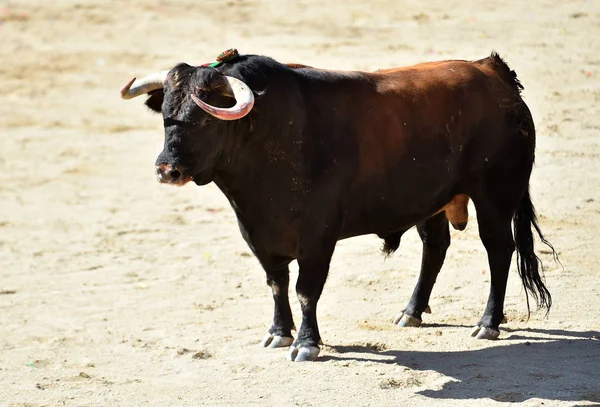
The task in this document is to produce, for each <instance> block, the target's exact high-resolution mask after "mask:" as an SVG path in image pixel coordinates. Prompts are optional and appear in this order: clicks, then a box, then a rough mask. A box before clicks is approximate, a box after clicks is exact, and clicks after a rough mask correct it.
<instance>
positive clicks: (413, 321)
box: [394, 313, 422, 328]
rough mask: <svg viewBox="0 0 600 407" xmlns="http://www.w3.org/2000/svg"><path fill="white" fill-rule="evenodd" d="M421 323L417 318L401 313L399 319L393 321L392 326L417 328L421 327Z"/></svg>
mask: <svg viewBox="0 0 600 407" xmlns="http://www.w3.org/2000/svg"><path fill="white" fill-rule="evenodd" d="M421 323H422V321H421V320H420V319H419V318H415V317H413V316H412V315H408V314H405V313H402V314H401V315H400V316H399V317H397V318H396V319H395V320H394V325H398V326H399V327H402V328H404V327H415V328H418V327H420V326H421Z"/></svg>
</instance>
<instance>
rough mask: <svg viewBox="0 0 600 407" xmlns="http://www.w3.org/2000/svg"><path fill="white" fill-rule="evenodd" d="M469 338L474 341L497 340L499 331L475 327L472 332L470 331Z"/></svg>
mask: <svg viewBox="0 0 600 407" xmlns="http://www.w3.org/2000/svg"><path fill="white" fill-rule="evenodd" d="M471 336H472V337H474V338H476V339H488V340H494V339H498V337H499V336H500V331H498V330H497V329H494V328H488V327H485V326H480V325H475V327H474V328H473V330H472V331H471Z"/></svg>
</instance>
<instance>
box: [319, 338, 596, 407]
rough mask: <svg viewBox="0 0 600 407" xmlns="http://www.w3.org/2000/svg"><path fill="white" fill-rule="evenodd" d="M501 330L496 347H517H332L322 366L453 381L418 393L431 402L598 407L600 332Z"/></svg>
mask: <svg viewBox="0 0 600 407" xmlns="http://www.w3.org/2000/svg"><path fill="white" fill-rule="evenodd" d="M503 330H504V332H505V336H506V333H508V334H509V335H510V336H508V337H506V338H505V339H501V341H507V342H508V343H510V342H511V341H515V342H516V341H519V343H513V344H509V345H505V346H491V347H488V348H485V349H480V350H468V351H456V352H426V351H425V352H421V351H397V350H385V351H379V352H378V351H375V350H373V349H372V348H370V347H368V346H331V349H332V350H333V351H334V352H336V353H338V354H336V353H334V354H333V355H327V356H324V357H323V358H322V360H323V361H326V360H356V361H369V362H373V363H386V364H398V365H402V366H406V367H409V368H411V369H413V370H416V371H436V372H439V373H441V374H443V375H445V376H448V377H450V378H452V379H453V380H451V381H449V382H447V383H445V384H444V385H443V387H442V388H441V389H439V390H421V391H419V392H418V394H421V395H423V396H426V397H430V398H435V399H463V400H471V399H481V398H491V399H493V400H496V401H501V402H502V401H503V402H522V401H526V400H528V399H531V398H540V399H546V400H563V401H573V402H583V401H585V402H593V403H600V332H597V331H588V332H574V331H565V330H558V329H518V330H515V329H503ZM539 335H546V337H543V338H542V337H540V336H539ZM548 336H549V338H548ZM523 341H527V342H523ZM357 353H359V354H362V355H361V356H356V354H357ZM350 354H352V355H350ZM588 405H589V404H588ZM598 405H599V406H600V404H598Z"/></svg>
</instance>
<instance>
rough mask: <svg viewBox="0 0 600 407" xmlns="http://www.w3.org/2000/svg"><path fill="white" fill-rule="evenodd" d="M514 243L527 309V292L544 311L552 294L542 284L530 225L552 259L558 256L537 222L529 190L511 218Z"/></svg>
mask: <svg viewBox="0 0 600 407" xmlns="http://www.w3.org/2000/svg"><path fill="white" fill-rule="evenodd" d="M513 222H514V234H515V244H516V247H517V268H518V270H519V275H520V276H521V281H522V282H523V287H525V296H526V298H527V311H528V312H529V311H530V309H529V294H531V296H532V297H533V298H534V299H535V300H536V302H537V306H538V309H540V308H546V313H548V312H549V311H550V307H551V306H552V296H551V295H550V292H549V291H548V289H547V288H546V286H545V285H544V278H543V275H542V274H543V267H542V262H541V260H540V259H539V257H537V256H536V254H535V252H534V240H533V232H532V226H533V228H534V229H535V231H536V232H537V234H538V236H539V237H540V240H541V241H542V243H544V244H545V245H546V246H548V247H549V248H550V250H552V253H553V255H554V259H555V260H558V256H557V254H556V251H555V250H554V247H552V245H551V244H550V242H548V240H546V238H545V237H544V235H543V234H542V231H541V230H540V227H539V225H538V223H537V216H536V214H535V209H534V207H533V204H532V203H531V197H530V196H529V190H528V191H527V192H526V193H525V195H524V196H523V198H522V199H521V203H520V204H519V207H518V208H517V211H516V212H515V216H514V219H513Z"/></svg>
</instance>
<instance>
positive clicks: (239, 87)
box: [192, 76, 254, 120]
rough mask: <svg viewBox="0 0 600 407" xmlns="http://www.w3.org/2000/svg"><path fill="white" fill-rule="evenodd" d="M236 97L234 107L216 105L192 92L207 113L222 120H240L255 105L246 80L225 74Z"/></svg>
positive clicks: (193, 98)
mask: <svg viewBox="0 0 600 407" xmlns="http://www.w3.org/2000/svg"><path fill="white" fill-rule="evenodd" d="M225 79H226V80H227V82H228V83H229V87H230V88H231V91H232V92H233V97H234V98H235V106H233V107H216V106H212V105H209V104H208V103H206V102H204V101H203V100H200V98H198V97H197V96H196V95H194V94H193V93H192V100H193V101H194V102H196V104H197V105H198V106H200V108H201V109H202V110H204V111H205V112H206V113H208V114H210V115H212V116H214V117H216V118H217V119H220V120H238V119H241V118H242V117H244V116H246V115H247V114H248V113H250V110H252V107H253V106H254V94H253V93H252V90H251V89H250V88H249V87H248V85H246V84H245V83H244V82H242V81H240V80H239V79H236V78H233V77H231V76H225Z"/></svg>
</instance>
